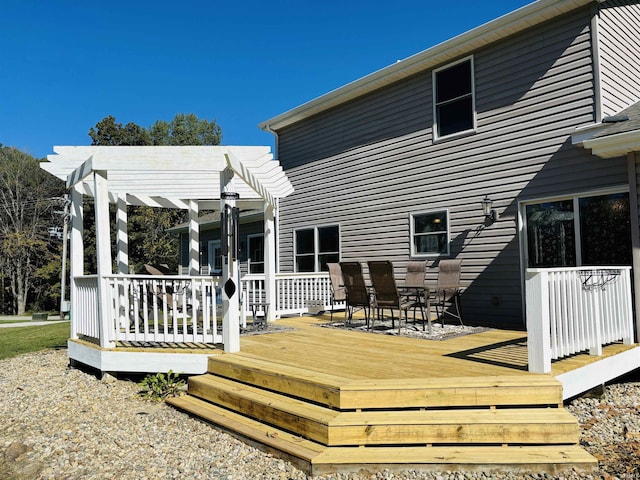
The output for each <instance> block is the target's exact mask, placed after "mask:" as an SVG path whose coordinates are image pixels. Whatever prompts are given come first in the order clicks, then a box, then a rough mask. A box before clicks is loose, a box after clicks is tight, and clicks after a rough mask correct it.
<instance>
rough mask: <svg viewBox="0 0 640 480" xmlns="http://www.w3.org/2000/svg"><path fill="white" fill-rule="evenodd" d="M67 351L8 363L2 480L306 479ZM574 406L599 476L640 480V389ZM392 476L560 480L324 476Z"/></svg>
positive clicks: (1, 387)
mask: <svg viewBox="0 0 640 480" xmlns="http://www.w3.org/2000/svg"><path fill="white" fill-rule="evenodd" d="M67 363H68V359H67V352H66V351H65V350H59V351H51V350H50V351H43V352H39V353H31V354H26V355H21V356H18V357H14V358H10V359H5V360H0V479H3V480H4V479H11V480H27V479H29V480H32V479H36V480H38V479H56V480H61V479H65V480H75V479H83V480H84V479H136V480H144V479H212V480H213V479H218V480H222V479H225V480H227V479H281V480H293V479H306V478H307V476H306V475H305V474H304V473H303V472H301V471H299V470H297V469H296V468H294V467H293V466H291V465H290V464H289V463H288V462H286V461H283V460H280V459H278V458H275V457H273V456H271V455H269V454H267V453H264V452H262V451H261V450H258V449H256V448H253V447H251V446H248V445H247V444H245V443H243V442H241V441H239V440H237V439H235V438H234V437H232V436H230V435H227V434H225V433H223V432H221V431H219V430H217V429H216V428H214V427H212V426H211V425H208V424H206V423H203V422H200V421H198V420H196V419H194V418H191V417H189V416H188V415H186V414H184V413H181V412H179V411H177V410H175V409H173V408H171V407H168V406H166V405H165V404H159V403H153V402H149V401H145V400H142V399H140V398H138V397H137V395H136V394H137V392H138V390H139V387H138V386H137V384H136V383H134V382H132V381H126V380H116V379H114V378H112V377H106V379H103V380H99V379H97V378H96V377H95V376H93V375H91V374H89V373H85V372H83V371H80V370H77V369H71V368H68V367H67ZM568 409H569V410H570V411H571V412H572V413H573V414H574V415H576V416H577V417H578V419H579V420H580V422H581V424H582V425H583V433H582V440H581V441H582V443H583V444H584V446H585V448H586V449H587V450H588V451H589V452H591V453H592V454H594V455H596V456H597V457H598V458H600V459H601V464H600V468H599V470H598V471H597V472H595V473H594V474H592V475H580V474H578V473H576V472H570V473H568V474H567V475H565V476H563V477H560V478H565V479H567V480H569V479H600V478H602V479H608V480H612V479H640V467H639V464H640V382H638V381H635V382H628V383H620V384H616V385H612V386H610V387H607V389H606V394H605V396H604V397H603V398H601V399H596V398H583V399H578V400H575V401H574V402H572V404H571V405H569V406H568ZM316 478H322V479H327V480H328V479H332V480H338V479H341V480H347V479H353V480H355V479H362V478H372V479H376V480H382V479H389V480H393V479H400V478H405V479H439V480H454V479H456V480H464V479H551V478H556V477H553V476H550V475H545V474H537V473H531V474H520V475H515V474H513V473H505V474H491V475H485V474H482V473H464V472H443V473H421V472H416V471H405V472H401V473H391V472H387V471H384V472H380V473H378V474H376V475H374V476H373V477H363V476H359V475H356V474H349V475H346V474H342V475H329V476H324V477H316Z"/></svg>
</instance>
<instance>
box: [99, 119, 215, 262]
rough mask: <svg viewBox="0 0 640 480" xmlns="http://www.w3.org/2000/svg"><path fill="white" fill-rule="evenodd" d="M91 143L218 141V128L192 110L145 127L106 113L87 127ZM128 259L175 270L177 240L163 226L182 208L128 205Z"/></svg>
mask: <svg viewBox="0 0 640 480" xmlns="http://www.w3.org/2000/svg"><path fill="white" fill-rule="evenodd" d="M89 136H90V137H91V140H92V143H91V144H92V145H110V146H120V145H219V144H220V141H221V139H222V129H221V128H220V126H219V125H218V124H217V123H216V122H215V120H211V121H208V120H201V119H199V118H198V117H197V116H196V115H194V114H193V113H189V114H184V113H179V114H177V115H176V116H175V117H174V118H173V120H171V121H170V122H166V121H164V120H158V121H156V122H155V123H154V124H153V125H152V126H151V127H149V129H146V128H144V127H140V126H138V125H136V124H135V123H131V122H130V123H127V124H126V125H124V126H123V125H122V124H121V123H117V122H116V119H115V118H114V117H113V116H111V115H109V116H107V117H105V118H103V119H102V120H101V121H99V122H98V123H97V124H96V125H95V127H92V128H91V129H90V130H89ZM128 219H129V220H128V221H129V261H130V262H131V264H132V265H133V268H134V270H135V271H136V272H141V271H143V269H144V264H145V263H151V264H153V263H156V264H167V265H168V266H169V268H170V269H172V270H176V268H177V264H178V240H177V238H176V237H175V236H172V235H171V234H169V233H167V229H168V228H169V227H171V226H173V225H176V224H177V223H181V222H183V221H185V212H183V211H179V210H173V209H164V208H150V207H129V209H128Z"/></svg>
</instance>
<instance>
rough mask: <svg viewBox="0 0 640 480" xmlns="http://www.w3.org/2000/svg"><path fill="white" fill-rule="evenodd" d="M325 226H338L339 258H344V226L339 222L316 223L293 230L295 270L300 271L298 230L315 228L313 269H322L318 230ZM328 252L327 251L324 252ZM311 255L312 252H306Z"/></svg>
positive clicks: (315, 270) (316, 270)
mask: <svg viewBox="0 0 640 480" xmlns="http://www.w3.org/2000/svg"><path fill="white" fill-rule="evenodd" d="M325 227H338V259H339V260H341V259H342V228H341V227H340V224H339V223H327V224H323V225H314V226H312V227H300V228H296V229H294V230H293V271H294V272H296V273H297V272H298V262H297V258H298V253H297V252H298V245H297V243H298V241H297V238H298V235H297V232H298V231H300V230H313V250H314V251H313V271H314V272H319V271H320V262H319V261H318V257H319V255H320V252H318V245H319V244H320V238H319V234H318V230H319V229H321V228H325ZM322 253H327V252H322ZM306 255H311V254H306Z"/></svg>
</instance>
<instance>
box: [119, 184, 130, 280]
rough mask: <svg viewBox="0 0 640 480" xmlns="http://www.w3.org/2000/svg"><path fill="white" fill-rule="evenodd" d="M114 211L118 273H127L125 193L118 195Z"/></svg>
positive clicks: (127, 247) (127, 243) (127, 235)
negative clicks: (115, 211)
mask: <svg viewBox="0 0 640 480" xmlns="http://www.w3.org/2000/svg"><path fill="white" fill-rule="evenodd" d="M117 207H118V208H117V213H116V225H117V226H116V228H117V229H118V230H117V234H116V243H117V246H118V273H121V274H125V275H126V274H128V273H129V233H128V227H127V222H128V218H127V199H126V195H122V194H121V195H118V205H117Z"/></svg>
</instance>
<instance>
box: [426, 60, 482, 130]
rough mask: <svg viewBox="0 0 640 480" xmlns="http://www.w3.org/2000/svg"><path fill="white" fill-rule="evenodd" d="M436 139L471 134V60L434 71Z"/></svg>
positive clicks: (472, 127) (473, 125)
mask: <svg viewBox="0 0 640 480" xmlns="http://www.w3.org/2000/svg"><path fill="white" fill-rule="evenodd" d="M433 85H434V92H433V97H434V99H433V105H434V119H435V125H434V128H435V132H434V133H435V137H436V138H442V137H446V136H448V135H454V134H457V133H463V132H468V131H473V130H474V129H475V99H474V85H473V57H470V58H467V59H464V60H461V61H459V62H457V63H455V64H453V65H447V66H446V67H443V68H441V69H438V70H434V72H433Z"/></svg>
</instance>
